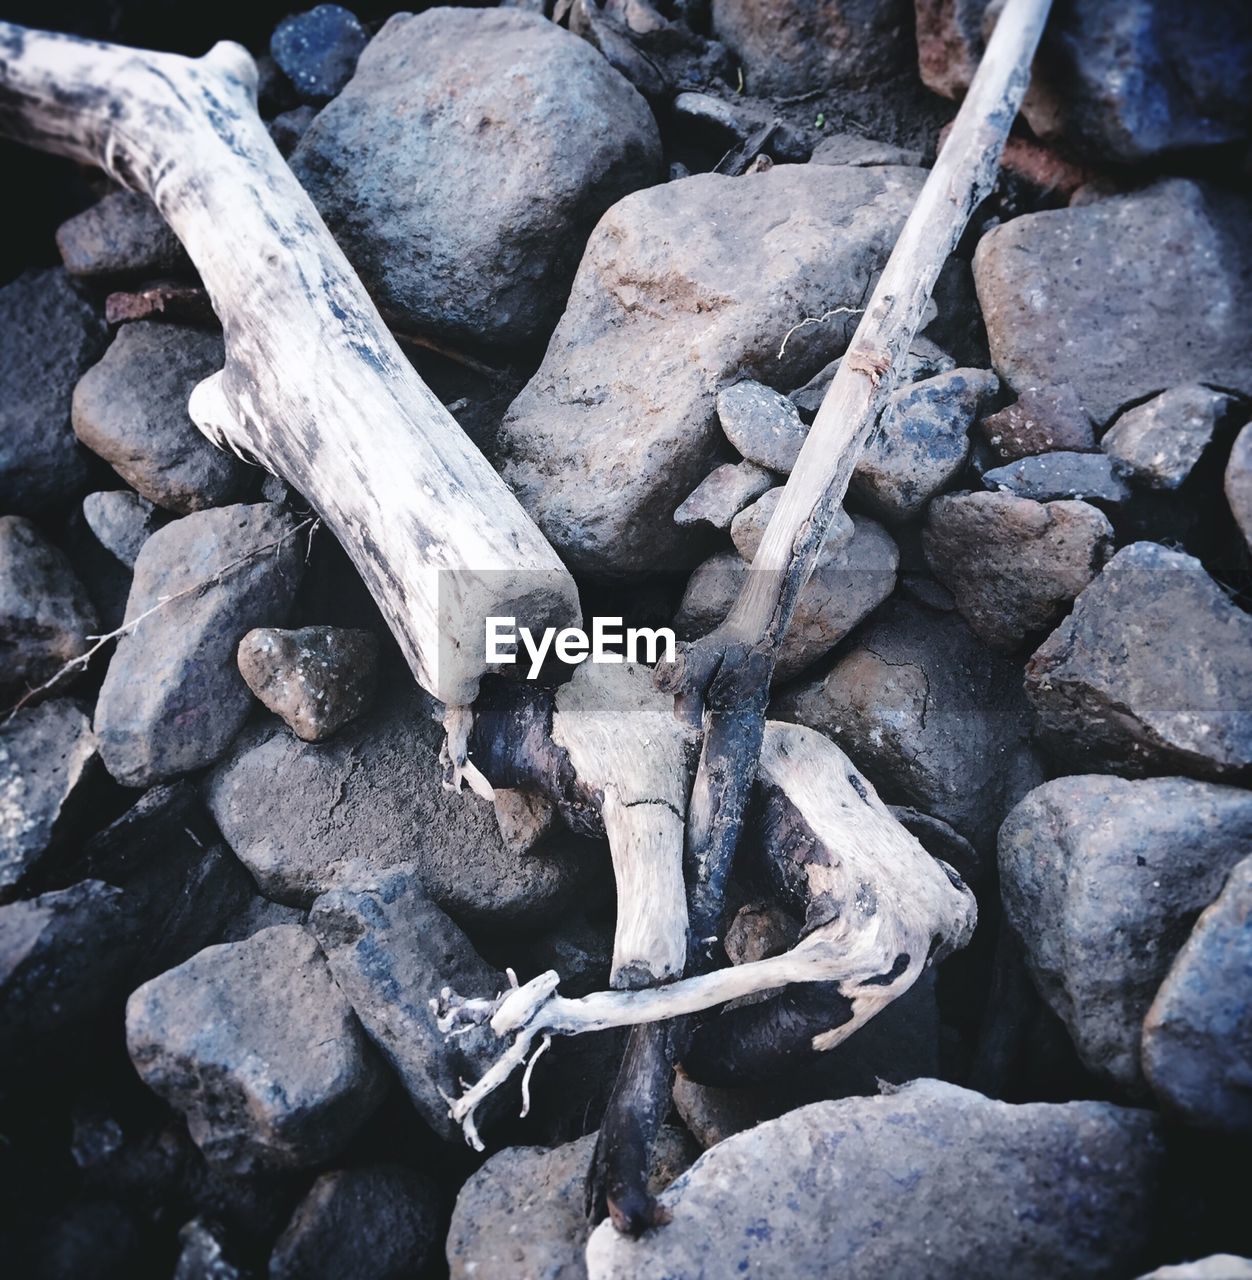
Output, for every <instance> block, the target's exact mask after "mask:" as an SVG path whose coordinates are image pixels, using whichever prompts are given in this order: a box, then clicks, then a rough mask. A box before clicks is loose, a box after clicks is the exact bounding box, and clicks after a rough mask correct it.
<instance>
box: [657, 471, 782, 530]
mask: <svg viewBox="0 0 1252 1280" xmlns="http://www.w3.org/2000/svg"><path fill="white" fill-rule="evenodd" d="M774 479H775V477H774V476H773V475H772V474H771V473H770V472H768V471H766V470H765V469H764V468H763V467H758V466H757V465H756V463H755V462H724V463H722V465H721V466H720V467H715V468H714V469H713V470H712V471H710V472H709V474H708V475H707V476H705V477H704V479H703V480H701V481H700V483H699V484H698V485H696V487H695V488H694V489H693V490H692V491H691V493H690V495H689V496H688V497H687V498H686V499H685V500H684V501H683V502H682V503H681V505H680V506H679V507H678V509H677V510H676V511H675V512H674V523H675V524H679V525H691V524H708V525H711V526H712V527H713V528H714V529H726V528H729V527H730V523H731V521H732V520H734V519H735V518H736V516H738V514H739V513H740V512H741V511H742V510H743V509H744V507H746V506H747V505H748V504H749V503H751V502H755V500H756V499H757V498H759V497H760V496H761V495H762V494H763V493H765V492H766V490H768V489H769V488H770V487H771V486H772V485H773V483H774Z"/></svg>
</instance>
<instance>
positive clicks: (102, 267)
mask: <svg viewBox="0 0 1252 1280" xmlns="http://www.w3.org/2000/svg"><path fill="white" fill-rule="evenodd" d="M57 249H58V250H60V253H61V261H62V262H64V263H65V269H66V271H68V272H69V273H70V275H72V276H78V277H79V278H81V279H85V280H91V281H93V282H95V281H110V282H111V281H121V280H123V279H128V278H132V279H133V278H138V279H141V280H151V279H154V278H157V277H161V276H171V275H186V274H188V273H190V271H191V261H190V260H189V259H188V257H187V252H186V250H185V249H184V248H183V246H182V244H181V243H180V242H179V239H178V237H177V236H176V235H175V234H174V233H173V231H171V230H170V227H169V224H168V223H167V222H166V221H165V219H164V218H162V217H161V215H160V214H159V213H158V212H157V208H156V205H154V204H153V203H152V201H151V200H149V199H148V197H147V196H145V195H140V194H139V193H138V192H136V191H112V192H110V193H109V194H108V195H107V196H105V197H104V198H103V199H101V200H98V201H97V202H96V203H95V204H93V205H92V206H91V208H90V209H85V210H84V211H83V212H82V213H77V214H75V215H74V216H73V217H72V218H70V219H69V220H68V221H67V222H63V223H61V225H60V227H58V228H57Z"/></svg>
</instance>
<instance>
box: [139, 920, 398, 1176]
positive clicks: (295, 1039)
mask: <svg viewBox="0 0 1252 1280" xmlns="http://www.w3.org/2000/svg"><path fill="white" fill-rule="evenodd" d="M126 1043H127V1048H128V1049H129V1051H130V1057H131V1061H132V1062H133V1063H134V1065H135V1069H136V1070H137V1071H138V1072H139V1075H140V1077H141V1078H142V1079H143V1081H144V1083H145V1084H147V1085H148V1087H149V1088H150V1089H152V1090H154V1091H155V1092H156V1093H158V1094H160V1095H161V1097H162V1098H164V1099H165V1101H166V1102H168V1103H169V1104H170V1105H171V1106H172V1107H174V1108H175V1110H177V1111H180V1112H182V1113H183V1115H184V1116H185V1117H186V1120H187V1127H188V1130H189V1131H190V1133H191V1136H192V1139H193V1140H194V1141H195V1143H196V1145H197V1146H198V1147H199V1148H200V1150H201V1151H202V1152H203V1153H204V1155H205V1157H206V1158H207V1159H208V1160H209V1161H210V1163H212V1164H216V1165H220V1166H222V1167H224V1168H227V1169H233V1170H236V1171H238V1172H246V1171H250V1170H253V1169H260V1168H268V1169H286V1168H307V1167H308V1166H310V1165H317V1164H320V1163H322V1162H323V1161H326V1160H328V1159H331V1158H332V1157H333V1156H334V1155H335V1154H336V1152H338V1151H340V1150H341V1149H342V1148H343V1146H344V1145H345V1143H346V1142H347V1141H348V1140H349V1139H350V1138H351V1137H352V1135H353V1134H354V1133H355V1132H356V1130H357V1129H358V1128H359V1127H360V1125H361V1123H362V1122H363V1121H364V1120H365V1119H366V1117H367V1116H368V1115H369V1114H370V1112H371V1111H372V1110H373V1108H374V1105H375V1104H376V1103H377V1101H378V1100H379V1097H380V1096H381V1093H382V1090H383V1077H382V1073H381V1071H380V1070H379V1067H378V1063H377V1060H376V1059H375V1057H374V1056H373V1051H372V1050H371V1049H370V1046H369V1045H368V1043H367V1042H366V1040H365V1037H364V1035H363V1034H362V1032H361V1028H360V1027H359V1026H358V1025H357V1021H356V1019H355V1018H354V1017H353V1015H352V1010H351V1009H350V1008H349V1006H348V1002H347V1001H346V1000H345V999H344V997H343V995H342V993H341V992H340V991H339V988H338V987H337V986H336V985H335V982H334V979H333V978H332V977H331V976H330V970H329V969H328V968H327V967H326V961H325V959H324V958H323V956H322V954H321V952H320V951H319V950H318V946H317V943H316V942H315V941H314V940H313V938H312V936H311V935H310V934H308V933H307V932H306V931H305V930H304V929H301V928H298V927H291V926H282V925H280V926H278V927H277V928H274V929H263V930H262V931H261V932H260V933H257V934H254V935H253V936H252V937H251V938H249V939H248V940H247V941H246V942H232V943H227V944H225V945H222V946H215V947H206V948H205V949H204V950H203V951H201V952H200V953H199V954H197V955H194V956H192V958H191V959H190V960H188V961H186V962H185V963H183V964H181V965H179V966H178V967H177V968H176V969H171V970H170V971H169V972H168V973H163V974H162V975H161V976H160V977H158V978H153V979H152V981H151V982H147V983H145V984H144V985H143V986H141V987H140V988H139V989H138V990H136V991H135V992H134V994H133V995H132V996H131V997H130V1000H129V1001H128V1002H127V1005H126Z"/></svg>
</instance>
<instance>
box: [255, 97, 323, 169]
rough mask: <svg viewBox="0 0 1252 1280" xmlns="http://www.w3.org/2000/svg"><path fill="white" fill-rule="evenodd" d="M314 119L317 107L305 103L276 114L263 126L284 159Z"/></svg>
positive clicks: (294, 147)
mask: <svg viewBox="0 0 1252 1280" xmlns="http://www.w3.org/2000/svg"><path fill="white" fill-rule="evenodd" d="M316 119H317V108H316V107H310V106H307V105H306V106H303V107H296V108H294V109H293V110H291V111H284V112H282V114H281V115H276V116H275V117H274V118H273V120H271V121H270V122H269V123H268V124H267V125H266V126H265V127H266V128H267V129H268V130H269V135H270V137H271V138H273V139H274V145H275V146H276V147H277V148H278V150H279V151H280V152H281V153H282V156H283V159H284V160H285V159H287V158H288V157H289V156H290V155H291V153H292V152H293V151H294V150H295V149H296V147H297V145H298V144H299V142H300V139H301V138H303V137H304V135H305V134H306V133H307V132H308V130H309V125H311V124H312V123H313V121H314V120H316Z"/></svg>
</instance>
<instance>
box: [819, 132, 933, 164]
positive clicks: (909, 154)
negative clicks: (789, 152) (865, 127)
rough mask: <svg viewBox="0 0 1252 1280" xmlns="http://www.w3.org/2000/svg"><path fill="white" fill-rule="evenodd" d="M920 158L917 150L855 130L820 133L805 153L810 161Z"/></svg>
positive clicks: (909, 160)
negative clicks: (898, 145)
mask: <svg viewBox="0 0 1252 1280" xmlns="http://www.w3.org/2000/svg"><path fill="white" fill-rule="evenodd" d="M922 161H923V156H922V153H921V152H920V151H909V150H906V149H905V148H904V147H895V146H892V145H891V143H889V142H879V141H877V140H876V139H874V138H867V137H865V136H864V135H863V134H859V133H824V134H823V135H822V138H821V141H819V142H818V144H817V146H815V147H814V148H813V154H812V155H811V156H809V163H810V164H851V165H879V164H906V165H907V164H913V165H920V164H921V163H922Z"/></svg>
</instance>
